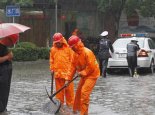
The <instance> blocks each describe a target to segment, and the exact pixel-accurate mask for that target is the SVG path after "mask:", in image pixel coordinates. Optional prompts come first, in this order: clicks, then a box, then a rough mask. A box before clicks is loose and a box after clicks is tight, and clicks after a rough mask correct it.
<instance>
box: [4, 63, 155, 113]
mask: <svg viewBox="0 0 155 115" xmlns="http://www.w3.org/2000/svg"><path fill="white" fill-rule="evenodd" d="M13 67H14V68H13V69H14V70H13V76H12V84H11V91H10V96H9V102H8V107H7V109H8V112H7V113H5V114H6V115H49V114H47V113H44V112H43V111H42V107H43V106H44V105H45V104H46V103H48V102H49V99H48V97H47V95H46V92H45V87H47V89H48V91H50V86H51V80H50V72H49V64H48V60H41V61H35V62H13ZM154 75H155V74H154ZM154 75H151V74H150V73H146V72H145V73H143V72H142V73H140V76H139V77H138V78H132V77H129V75H128V73H115V74H112V75H107V78H102V77H100V78H99V79H98V81H97V84H96V86H95V88H94V90H93V92H92V94H91V97H90V106H89V115H155V109H154V108H155V90H154V89H155V76H154ZM78 80H79V79H78ZM78 80H77V81H78ZM77 81H76V82H75V84H77Z"/></svg>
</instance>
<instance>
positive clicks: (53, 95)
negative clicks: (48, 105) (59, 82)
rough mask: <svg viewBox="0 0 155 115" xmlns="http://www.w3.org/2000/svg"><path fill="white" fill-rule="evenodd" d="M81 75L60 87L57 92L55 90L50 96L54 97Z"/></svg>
mask: <svg viewBox="0 0 155 115" xmlns="http://www.w3.org/2000/svg"><path fill="white" fill-rule="evenodd" d="M78 77H79V76H76V77H74V78H73V79H72V80H70V81H69V82H68V83H67V84H65V85H64V86H63V87H62V88H60V89H59V90H58V91H57V92H55V93H54V94H52V95H51V96H50V98H53V97H54V96H55V95H56V94H58V93H59V92H60V91H62V90H63V89H64V88H66V87H67V86H68V85H69V84H70V83H71V82H73V81H74V80H75V79H76V78H78Z"/></svg>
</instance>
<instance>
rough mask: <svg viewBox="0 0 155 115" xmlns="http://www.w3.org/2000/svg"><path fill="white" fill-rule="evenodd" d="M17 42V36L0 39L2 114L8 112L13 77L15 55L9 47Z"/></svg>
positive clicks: (0, 110) (0, 97) (0, 106)
mask: <svg viewBox="0 0 155 115" xmlns="http://www.w3.org/2000/svg"><path fill="white" fill-rule="evenodd" d="M17 40H18V35H17V34H14V35H10V36H8V37H5V38H2V39H0V113H1V112H4V111H6V110H7V103H8V98H9V92H10V85H11V77H12V59H13V53H12V52H11V51H9V49H8V47H9V46H13V45H14V44H15V43H16V42H17Z"/></svg>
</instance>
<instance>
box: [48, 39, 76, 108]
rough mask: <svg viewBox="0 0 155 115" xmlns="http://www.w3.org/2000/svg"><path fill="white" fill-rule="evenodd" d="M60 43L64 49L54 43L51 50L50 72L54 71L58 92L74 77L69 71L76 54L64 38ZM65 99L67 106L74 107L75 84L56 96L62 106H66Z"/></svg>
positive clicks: (71, 84)
mask: <svg viewBox="0 0 155 115" xmlns="http://www.w3.org/2000/svg"><path fill="white" fill-rule="evenodd" d="M60 42H62V43H63V47H62V48H57V47H56V45H55V43H54V42H53V46H52V48H51V50H50V70H51V71H54V78H55V86H56V91H58V90H59V89H60V88H62V87H63V86H64V85H65V81H68V80H71V79H72V77H73V74H72V75H71V73H70V72H69V70H70V69H71V59H72V58H73V53H74V52H73V51H72V50H71V49H70V47H69V45H68V44H67V41H66V40H65V39H64V38H63V39H62V40H61V41H60ZM64 97H65V98H66V105H67V106H70V107H72V106H73V102H74V84H73V82H72V83H70V85H68V86H67V87H66V88H65V89H64V90H62V91H61V92H59V93H58V94H57V95H56V98H57V99H59V100H60V102H61V104H62V105H63V104H64Z"/></svg>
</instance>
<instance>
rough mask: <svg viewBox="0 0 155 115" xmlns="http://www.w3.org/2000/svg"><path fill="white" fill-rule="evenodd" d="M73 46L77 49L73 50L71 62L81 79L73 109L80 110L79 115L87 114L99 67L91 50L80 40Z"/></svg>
mask: <svg viewBox="0 0 155 115" xmlns="http://www.w3.org/2000/svg"><path fill="white" fill-rule="evenodd" d="M74 47H76V48H77V49H78V50H77V51H75V52H76V55H75V57H74V59H75V60H73V63H72V64H73V65H74V66H75V67H76V70H77V71H78V73H79V75H80V76H81V79H80V82H79V84H78V88H77V91H76V95H75V99H74V105H73V111H80V115H88V107H89V98H90V94H91V92H92V90H93V88H94V86H95V84H96V81H97V78H98V77H99V76H100V69H99V65H98V62H97V60H96V57H95V55H94V54H93V52H92V51H91V50H89V49H88V48H86V47H84V45H83V43H82V42H81V41H79V42H78V43H77V44H76V45H75V46H74ZM77 58H78V60H77Z"/></svg>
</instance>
